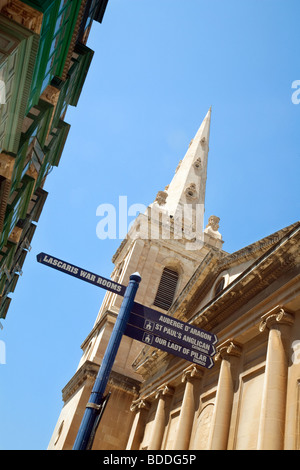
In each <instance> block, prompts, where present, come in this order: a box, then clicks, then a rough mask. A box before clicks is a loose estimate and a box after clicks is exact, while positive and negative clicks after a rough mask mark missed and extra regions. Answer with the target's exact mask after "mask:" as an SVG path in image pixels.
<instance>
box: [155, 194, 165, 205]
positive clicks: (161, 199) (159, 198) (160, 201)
mask: <svg viewBox="0 0 300 470" xmlns="http://www.w3.org/2000/svg"><path fill="white" fill-rule="evenodd" d="M167 197H168V193H167V192H166V191H158V193H157V195H156V199H155V202H157V203H158V205H159V206H163V205H164V204H165V203H166V199H167Z"/></svg>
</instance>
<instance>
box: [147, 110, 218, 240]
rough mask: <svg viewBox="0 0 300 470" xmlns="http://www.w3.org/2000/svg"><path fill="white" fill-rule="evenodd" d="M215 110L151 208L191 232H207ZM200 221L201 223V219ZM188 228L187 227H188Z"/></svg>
mask: <svg viewBox="0 0 300 470" xmlns="http://www.w3.org/2000/svg"><path fill="white" fill-rule="evenodd" d="M210 121H211V107H210V109H209V110H208V112H207V114H206V116H205V118H204V120H203V122H202V124H201V126H200V128H199V129H198V132H197V133H196V135H195V137H194V139H192V141H191V143H190V145H189V148H188V150H187V152H186V154H185V156H184V158H183V160H181V161H180V162H179V164H178V166H177V168H176V171H175V175H174V177H173V179H172V181H171V183H170V184H169V185H168V186H166V188H165V190H164V191H159V192H158V194H157V196H156V199H155V201H154V202H153V203H152V204H150V206H149V208H150V209H151V211H152V213H153V212H154V210H155V209H158V210H159V211H160V212H163V213H165V214H167V215H168V217H170V218H171V219H172V220H173V221H174V220H176V219H177V220H179V219H180V230H181V229H182V226H181V221H182V224H183V221H184V224H185V225H186V226H187V225H190V229H191V230H193V231H195V230H196V232H197V231H199V232H201V233H202V231H203V216H204V202H205V189H206V177H207V159H208V151H209V135H210ZM199 219H200V220H199ZM185 228H186V229H187V227H185Z"/></svg>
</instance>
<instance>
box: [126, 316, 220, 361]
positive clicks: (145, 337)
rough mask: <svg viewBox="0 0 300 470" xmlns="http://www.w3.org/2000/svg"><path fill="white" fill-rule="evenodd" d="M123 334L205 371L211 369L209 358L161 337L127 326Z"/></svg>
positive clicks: (210, 359)
mask: <svg viewBox="0 0 300 470" xmlns="http://www.w3.org/2000/svg"><path fill="white" fill-rule="evenodd" d="M124 334H125V335H126V336H129V337H130V338H133V339H136V340H138V341H140V342H142V343H144V344H147V345H148V346H153V347H155V348H158V349H161V350H162V351H165V352H167V353H170V354H173V355H174V356H179V357H181V358H182V359H185V360H186V361H189V362H193V363H195V364H198V365H200V366H202V367H206V369H211V368H212V367H213V365H214V361H213V359H212V358H211V357H210V356H206V355H205V354H203V353H201V352H200V351H196V350H194V349H191V348H187V347H184V346H182V345H181V344H178V343H175V342H174V341H170V340H167V339H166V338H162V337H161V336H157V335H156V334H153V333H152V332H148V331H145V330H142V329H140V328H137V327H135V326H133V325H130V324H129V323H128V324H127V326H126V328H125V331H124Z"/></svg>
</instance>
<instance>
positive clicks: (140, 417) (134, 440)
mask: <svg viewBox="0 0 300 470" xmlns="http://www.w3.org/2000/svg"><path fill="white" fill-rule="evenodd" d="M149 409H150V403H149V402H147V401H146V400H145V399H143V398H138V399H137V400H134V401H133V402H132V404H131V407H130V411H132V412H134V413H135V417H134V421H133V424H132V427H131V432H130V436H129V439H128V442H127V446H126V450H139V448H140V444H141V442H142V440H143V437H144V430H145V422H146V414H147V411H148V410H149Z"/></svg>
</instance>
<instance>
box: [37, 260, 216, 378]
mask: <svg viewBox="0 0 300 470" xmlns="http://www.w3.org/2000/svg"><path fill="white" fill-rule="evenodd" d="M37 261H38V262H39V263H42V264H45V265H47V266H50V267H51V268H54V269H57V270H58V271H61V272H64V273H66V274H69V275H70V276H73V277H76V278H77V279H81V280H82V281H85V282H89V283H90V284H94V285H95V286H97V287H101V288H102V289H106V290H109V291H111V292H114V293H115V294H118V295H121V296H124V294H125V290H126V286H123V285H122V284H118V283H117V282H114V281H112V280H111V279H106V278H105V277H102V276H99V275H98V274H94V273H92V272H90V271H86V270H84V269H82V268H80V267H78V266H75V265H73V264H71V263H68V262H66V261H63V260H61V259H59V258H56V257H54V256H51V255H48V254H46V253H39V254H38V255H37ZM130 312H131V313H130V315H129V320H128V323H127V326H126V331H125V333H124V334H125V335H127V336H130V337H131V338H133V339H136V340H138V341H141V342H142V343H145V344H148V345H152V346H155V347H156V348H158V349H161V350H163V351H166V352H168V353H170V354H174V355H177V356H179V357H182V358H183V359H186V360H187V361H190V362H194V363H196V364H199V365H201V366H203V367H206V368H208V369H210V368H211V367H212V366H213V365H214V362H213V360H212V359H211V356H213V355H214V354H215V353H216V350H215V347H214V345H215V344H216V342H217V340H218V339H217V337H216V335H214V334H213V333H209V332H207V331H204V330H202V329H200V328H197V327H195V326H193V325H191V324H189V323H185V322H182V321H180V320H177V319H176V318H173V317H171V316H169V315H164V314H163V313H160V312H158V311H157V310H153V309H152V308H149V307H146V306H145V305H142V304H139V303H137V302H133V306H132V308H131V311H130Z"/></svg>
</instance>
